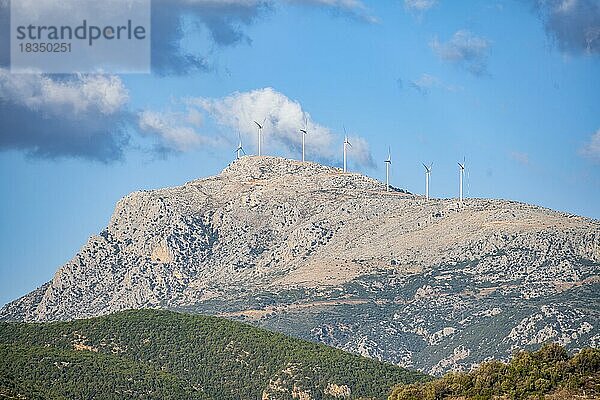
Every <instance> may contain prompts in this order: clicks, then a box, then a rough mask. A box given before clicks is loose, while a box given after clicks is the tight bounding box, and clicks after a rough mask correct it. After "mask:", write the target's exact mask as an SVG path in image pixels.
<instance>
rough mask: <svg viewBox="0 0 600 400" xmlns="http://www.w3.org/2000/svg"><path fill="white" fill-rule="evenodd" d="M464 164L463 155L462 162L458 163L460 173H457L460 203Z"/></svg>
mask: <svg viewBox="0 0 600 400" xmlns="http://www.w3.org/2000/svg"><path fill="white" fill-rule="evenodd" d="M465 165H466V162H465V158H464V157H463V162H462V164H461V163H458V168H459V174H460V175H459V190H458V193H459V198H460V202H461V203H462V201H463V175H464V174H465Z"/></svg>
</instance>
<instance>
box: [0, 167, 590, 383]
mask: <svg viewBox="0 0 600 400" xmlns="http://www.w3.org/2000/svg"><path fill="white" fill-rule="evenodd" d="M599 271H600V223H599V222H598V221H595V220H590V219H586V218H583V217H578V216H574V215H567V214H563V213H559V212H555V211H551V210H548V209H543V208H540V207H535V206H530V205H526V204H522V203H517V202H511V201H504V200H483V199H468V200H466V201H465V202H464V204H463V205H459V204H458V202H457V201H456V199H448V200H435V199H434V200H430V201H427V200H425V199H423V198H422V197H420V196H414V195H411V194H407V193H404V192H403V191H400V190H397V189H394V190H392V191H390V192H386V191H385V186H384V184H382V183H381V182H379V181H376V180H374V179H371V178H368V177H365V176H363V175H360V174H352V173H342V172H341V171H340V170H339V169H336V168H331V167H325V166H323V165H319V164H316V163H310V162H306V163H303V162H297V161H292V160H287V159H283V158H276V157H243V158H242V159H240V160H237V161H235V162H233V163H232V164H231V165H229V166H228V167H227V168H226V169H225V170H224V171H223V172H221V174H219V175H217V176H214V177H209V178H205V179H199V180H195V181H192V182H189V183H187V184H185V185H183V186H179V187H174V188H167V189H160V190H153V191H143V192H135V193H132V194H130V195H128V196H126V197H125V198H123V199H122V200H120V201H119V202H118V204H117V206H116V209H115V211H114V214H113V216H112V218H111V220H110V223H109V225H108V227H107V228H106V229H105V230H104V231H102V232H101V233H100V234H99V235H98V236H94V237H92V238H90V240H89V241H88V242H87V243H86V245H84V246H83V248H82V249H81V250H80V252H79V253H78V254H77V255H75V257H74V258H73V259H72V260H71V261H69V262H68V263H67V264H65V265H63V266H62V267H60V268H59V269H58V271H57V272H56V275H55V276H54V278H53V279H52V281H50V282H48V283H47V284H45V285H43V286H42V287H40V288H39V289H37V290H35V291H33V292H32V293H30V294H28V295H26V296H24V297H22V298H20V299H18V300H16V301H14V302H12V303H10V304H8V305H6V306H5V307H4V308H2V310H0V318H1V319H8V320H25V321H51V320H68V319H74V318H84V317H91V316H97V315H102V314H107V313H110V312H114V311H117V310H123V309H130V308H168V309H174V310H183V311H189V312H200V313H205V314H216V315H222V316H226V317H229V318H234V319H242V320H245V321H247V322H249V323H253V324H256V325H260V326H264V327H268V328H271V329H275V330H280V331H283V332H285V333H288V334H291V335H294V336H298V337H302V338H307V339H311V340H315V341H321V342H324V343H326V344H330V345H333V346H336V347H339V348H342V349H346V350H349V351H353V352H356V353H360V354H364V355H367V356H370V357H374V358H378V359H382V360H387V361H391V362H394V363H397V364H400V365H403V366H407V367H411V368H418V369H421V370H423V371H426V372H432V373H436V374H440V373H443V372H445V371H448V370H453V369H454V370H456V369H465V368H470V367H471V366H473V365H474V364H477V363H479V362H481V361H483V360H485V359H487V358H490V357H496V358H503V357H508V356H509V355H510V354H511V352H513V351H515V350H516V349H520V348H528V347H535V346H538V345H539V344H540V343H543V342H545V341H549V340H553V341H558V342H560V343H563V344H565V345H567V346H569V347H572V348H577V347H581V346H584V345H588V346H589V345H593V346H597V345H598V344H599V343H600V333H599V327H598V325H599V315H600V302H599V300H598V299H599V298H600V290H599V288H600V284H599V281H600V277H599Z"/></svg>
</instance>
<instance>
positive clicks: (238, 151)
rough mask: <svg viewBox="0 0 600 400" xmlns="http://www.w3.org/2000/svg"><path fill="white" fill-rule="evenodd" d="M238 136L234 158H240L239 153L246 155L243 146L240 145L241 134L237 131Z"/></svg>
mask: <svg viewBox="0 0 600 400" xmlns="http://www.w3.org/2000/svg"><path fill="white" fill-rule="evenodd" d="M238 138H239V139H240V141H239V143H238V147H237V149H235V154H236V157H235V158H236V160H239V159H240V157H241V155H240V153H244V155H246V152H245V151H244V147H242V136H241V135H240V133H239V132H238Z"/></svg>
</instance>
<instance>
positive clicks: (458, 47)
mask: <svg viewBox="0 0 600 400" xmlns="http://www.w3.org/2000/svg"><path fill="white" fill-rule="evenodd" d="M429 46H430V47H431V49H432V50H433V51H434V52H435V53H436V54H437V55H438V57H440V58H441V59H442V60H444V61H448V62H451V63H455V64H458V65H461V66H462V67H464V68H466V69H467V70H468V71H469V72H471V73H472V74H473V75H476V76H480V75H485V74H486V73H487V60H488V56H489V51H490V46H491V43H490V42H489V41H488V40H487V39H485V38H483V37H480V36H477V35H475V34H474V33H472V32H470V31H468V30H465V29H463V30H459V31H457V32H456V33H454V35H453V36H452V38H450V39H449V40H448V41H447V42H445V43H442V42H440V41H439V40H438V39H437V38H435V39H433V40H432V41H431V42H430V43H429Z"/></svg>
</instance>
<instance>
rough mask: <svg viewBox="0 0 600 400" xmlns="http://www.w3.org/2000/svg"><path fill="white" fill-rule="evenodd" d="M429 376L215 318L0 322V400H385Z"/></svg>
mask: <svg viewBox="0 0 600 400" xmlns="http://www.w3.org/2000/svg"><path fill="white" fill-rule="evenodd" d="M426 379H427V377H426V376H425V375H423V374H420V373H418V372H409V371H407V370H405V369H402V368H399V367H396V366H394V365H391V364H386V363H381V362H378V361H375V360H371V359H367V358H364V357H360V356H356V355H352V354H349V353H346V352H343V351H340V350H337V349H334V348H330V347H327V346H325V345H321V344H315V343H311V342H307V341H303V340H299V339H294V338H291V337H288V336H285V335H282V334H279V333H274V332H270V331H267V330H263V329H259V328H254V327H251V326H248V325H245V324H242V323H238V322H233V321H228V320H225V319H221V318H216V317H206V316H198V315H187V314H179V313H174V312H168V311H156V310H138V311H126V312H120V313H116V314H112V315H108V316H104V317H98V318H92V319H87V320H76V321H71V322H53V323H42V324H27V323H0V397H3V396H5V397H15V398H18V397H17V396H21V398H28V399H37V398H44V399H62V398H94V399H122V398H131V399H219V400H227V399H261V398H268V399H291V398H292V396H296V397H298V396H300V395H301V396H304V398H307V399H336V398H361V397H363V398H377V399H385V398H386V397H387V395H388V394H389V388H391V387H392V386H393V385H394V384H395V383H398V382H403V383H412V382H416V381H422V380H426ZM307 396H308V397H307Z"/></svg>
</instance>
